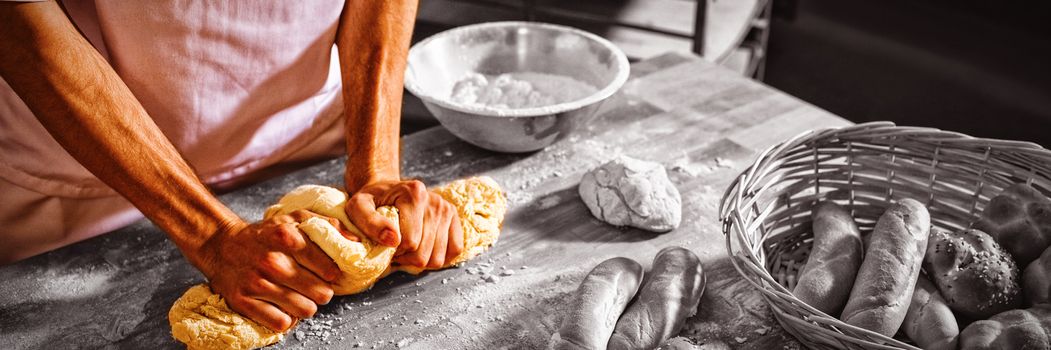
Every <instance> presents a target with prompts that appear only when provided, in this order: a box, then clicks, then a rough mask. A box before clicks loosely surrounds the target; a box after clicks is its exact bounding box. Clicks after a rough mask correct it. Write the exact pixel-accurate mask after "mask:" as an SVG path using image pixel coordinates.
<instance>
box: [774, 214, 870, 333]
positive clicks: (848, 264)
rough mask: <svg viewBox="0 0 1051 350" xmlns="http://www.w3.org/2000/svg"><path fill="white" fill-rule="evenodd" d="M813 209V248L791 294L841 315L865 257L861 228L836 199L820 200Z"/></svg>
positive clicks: (827, 312)
mask: <svg viewBox="0 0 1051 350" xmlns="http://www.w3.org/2000/svg"><path fill="white" fill-rule="evenodd" d="M813 212H814V214H813V216H814V218H813V230H814V243H813V247H812V248H811V249H810V256H809V257H807V261H806V265H803V269H802V270H801V271H799V282H796V287H795V288H794V289H792V295H795V296H796V298H799V300H800V301H802V302H804V303H806V304H807V305H810V306H813V307H814V308H815V309H818V310H821V312H824V313H826V314H829V315H832V316H839V312H840V311H842V310H843V306H844V305H846V304H847V297H849V296H850V289H851V288H852V287H853V286H854V278H855V277H856V276H857V273H858V268H859V267H860V266H861V259H862V258H863V257H864V256H865V251H864V246H863V245H862V242H861V231H858V225H857V224H856V223H854V218H853V217H851V216H850V213H849V212H847V210H846V209H844V208H843V207H841V206H839V205H838V204H836V203H835V202H831V201H827V202H821V203H820V204H818V205H817V206H815V207H814V210H813Z"/></svg>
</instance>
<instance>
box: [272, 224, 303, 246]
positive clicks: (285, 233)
mask: <svg viewBox="0 0 1051 350" xmlns="http://www.w3.org/2000/svg"><path fill="white" fill-rule="evenodd" d="M274 235H275V236H276V238H277V242H278V245H280V246H281V247H282V248H286V249H299V248H302V247H303V245H304V243H306V242H304V241H303V236H302V235H301V234H300V233H299V229H297V228H295V227H294V226H293V225H282V226H281V228H280V229H278V230H277V232H275V234H274Z"/></svg>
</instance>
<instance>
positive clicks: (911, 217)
mask: <svg viewBox="0 0 1051 350" xmlns="http://www.w3.org/2000/svg"><path fill="white" fill-rule="evenodd" d="M930 227H931V218H930V214H929V213H927V208H925V207H924V206H923V204H920V202H917V201H915V200H912V199H904V200H902V201H900V202H898V203H897V204H894V205H892V206H891V207H890V208H888V209H887V211H886V212H884V213H883V215H882V216H880V218H879V220H878V221H877V222H876V227H875V228H874V229H873V231H872V242H871V243H870V244H869V247H868V250H866V252H865V258H864V260H863V261H862V263H861V269H860V270H858V276H857V278H856V279H855V280H854V287H853V288H851V291H850V298H849V299H847V306H846V307H845V308H844V309H843V316H842V320H843V321H844V322H846V323H847V324H850V325H853V326H856V327H861V328H864V329H868V330H870V331H873V332H876V333H879V334H883V335H885V336H888V337H890V336H894V333H896V332H897V331H898V328H899V327H901V324H902V322H903V321H904V320H905V313H906V312H907V311H908V309H909V302H910V300H911V299H912V292H913V290H914V289H915V288H916V279H917V277H919V274H920V263H922V262H923V254H924V252H925V251H926V250H927V235H928V234H929V232H930Z"/></svg>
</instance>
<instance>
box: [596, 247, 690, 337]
mask: <svg viewBox="0 0 1051 350" xmlns="http://www.w3.org/2000/svg"><path fill="white" fill-rule="evenodd" d="M704 287H705V277H704V270H703V268H702V267H701V260H700V259H698V258H697V255H695V254H693V252H691V251H690V250H688V249H686V248H681V247H668V248H664V249H661V251H660V252H659V253H657V256H656V257H655V258H654V259H653V268H652V269H651V270H650V272H649V273H647V274H646V283H645V284H644V285H643V287H642V289H641V290H640V292H639V294H638V297H637V298H635V301H633V302H632V303H631V305H630V306H628V309H627V311H625V312H624V314H623V315H621V316H620V320H618V321H617V326H616V328H614V331H613V336H612V337H610V339H609V344H608V345H607V347H606V348H607V349H609V350H634V349H639V350H646V349H654V348H656V347H658V346H660V345H661V343H663V342H664V341H665V340H668V339H670V338H671V337H673V336H675V335H676V334H679V331H680V330H682V326H683V324H684V323H685V321H686V318H688V317H690V316H693V315H694V314H696V313H697V305H698V304H699V303H700V302H701V295H702V294H704Z"/></svg>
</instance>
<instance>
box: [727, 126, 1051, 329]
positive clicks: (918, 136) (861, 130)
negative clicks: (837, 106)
mask: <svg viewBox="0 0 1051 350" xmlns="http://www.w3.org/2000/svg"><path fill="white" fill-rule="evenodd" d="M856 135H864V136H865V137H868V138H871V139H873V140H876V139H879V137H882V136H886V137H888V138H895V137H896V138H908V139H910V140H913V141H923V142H930V143H931V145H934V149H935V152H938V151H940V150H942V149H943V148H942V146H940V144H941V143H942V142H943V141H951V142H952V143H953V144H955V145H958V148H959V149H962V146H963V145H968V147H975V146H977V147H984V148H985V149H986V151H985V152H986V155H985V156H986V157H989V154H990V153H991V152H992V151H993V150H994V149H995V150H997V152H1004V151H1010V152H1017V153H1018V154H1019V155H1020V156H1024V155H1030V156H1034V157H1041V158H1047V159H1051V151H1049V150H1047V149H1045V148H1043V147H1041V146H1040V145H1038V144H1036V143H1032V142H1024V141H1014V140H1000V139H989V138H978V137H973V136H970V135H966V134H963V133H959V132H953V131H944V130H940V129H936V128H929V127H914V126H897V125H895V124H894V123H893V122H888V121H881V122H869V123H863V124H856V125H851V126H845V127H831V128H820V129H813V130H809V131H806V132H802V133H800V134H798V135H795V136H793V137H791V138H788V139H786V140H784V141H782V142H779V143H777V144H774V145H772V146H770V147H767V148H766V149H764V150H762V151H761V152H759V153H758V155H757V156H756V157H755V160H754V161H753V162H752V163H751V164H750V165H749V166H748V167H747V168H745V169H744V170H743V171H742V172H741V173H740V174H739V175H738V176H737V177H735V178H734V179H733V181H731V183H730V184H729V185H728V186H727V188H726V190H725V191H724V192H723V196H722V199H721V200H720V203H719V222H720V226H721V229H722V231H723V235H724V236H725V240H724V242H725V248H726V252H727V254H728V255H729V256H730V258H731V259H730V261H731V263H732V264H733V266H734V269H735V270H737V273H738V274H739V275H740V276H741V277H742V278H743V279H744V280H745V281H747V282H748V283H749V284H751V285H752V286H754V287H755V288H756V289H757V290H759V291H760V292H761V293H762V296H763V299H764V300H765V301H766V302H767V304H768V305H769V306H770V307H771V308H772V309H778V308H780V306H779V305H775V302H774V301H773V300H771V299H770V298H777V299H778V300H781V301H787V302H788V303H790V305H791V306H798V307H800V310H797V311H799V312H798V313H799V314H803V315H804V317H806V319H802V318H799V317H796V316H795V315H794V314H789V313H780V314H777V315H778V322H779V323H781V324H782V326H785V327H786V328H789V326H786V325H785V323H784V322H783V321H782V320H781V317H790V318H792V319H794V320H798V321H799V322H800V323H806V324H810V325H814V324H815V323H822V324H825V326H816V325H815V326H814V327H812V328H813V330H818V329H822V330H828V331H829V332H833V333H837V334H833V335H831V336H833V337H835V338H837V339H839V340H846V341H847V342H849V343H851V344H853V345H856V346H858V347H862V348H865V349H918V348H917V347H915V346H912V345H910V344H907V343H904V342H901V341H899V340H897V339H894V338H891V337H887V336H884V335H882V334H878V333H875V332H872V331H869V330H866V329H862V328H858V327H855V326H851V325H849V324H846V323H845V322H842V321H840V320H839V319H838V318H836V317H832V316H830V315H828V314H825V313H824V312H821V311H819V310H817V309H815V308H813V307H811V306H810V305H807V304H805V303H803V302H802V301H800V300H799V299H798V298H796V297H795V296H794V295H793V294H792V293H791V291H790V290H788V288H787V287H785V286H783V285H781V283H779V282H778V281H777V280H775V279H774V277H773V276H772V275H771V274H770V271H768V270H767V268H766V267H765V266H764V264H763V263H762V261H763V260H765V258H763V257H762V256H763V255H764V254H765V253H764V252H763V251H764V245H765V243H766V238H768V237H766V236H768V234H765V233H762V234H759V235H758V236H759V239H754V240H753V239H749V238H748V237H745V235H746V234H748V233H749V232H755V231H756V228H757V227H760V225H762V224H763V220H764V219H765V216H764V215H762V214H761V213H762V212H764V211H765V212H769V211H771V210H772V209H769V208H764V209H761V210H759V209H757V208H756V204H757V201H758V198H760V195H761V194H763V192H764V191H766V190H769V188H766V187H765V186H764V187H763V188H759V189H758V190H754V191H753V193H745V191H746V189H745V187H744V186H742V183H748V182H749V181H751V180H752V179H762V178H764V177H765V176H767V175H768V174H770V173H771V172H776V171H778V169H779V168H780V166H781V165H783V159H781V157H780V155H784V154H786V152H787V151H789V150H795V149H797V148H798V147H815V145H816V144H818V143H820V142H824V141H827V140H839V139H849V138H850V137H852V136H856ZM952 148H953V147H945V149H952ZM891 149H892V150H893V146H892V147H891ZM815 154H816V153H815ZM815 158H816V156H815ZM1049 175H1051V174H1039V173H1037V172H1036V171H1034V172H1033V177H1037V176H1039V177H1040V178H1041V179H1043V180H1047V181H1051V179H1047V177H1048V176H1049ZM817 178H820V176H817ZM769 182H770V183H772V182H775V181H769ZM1027 182H1030V183H1031V182H1032V177H1031V178H1029V179H1028V180H1027ZM746 198H747V199H748V200H744V199H746ZM771 206H772V204H771ZM739 210H745V211H749V210H751V211H756V210H759V213H760V214H755V215H756V218H753V222H747V221H748V220H747V219H743V218H741V217H740V215H739V214H740V212H739ZM735 243H736V244H737V245H738V247H737V248H735V246H734V244H735ZM778 310H779V309H778ZM830 327H835V328H838V329H839V330H835V329H832V328H830ZM799 330H800V329H798V328H793V329H792V331H791V333H793V334H794V333H795V332H796V331H799ZM844 331H846V332H844ZM852 334H860V335H864V337H866V338H869V339H874V340H876V341H879V342H882V343H883V344H879V343H875V342H871V341H869V340H865V339H862V338H859V337H858V336H854V335H852ZM797 338H799V337H798V336H797ZM799 340H800V341H801V342H803V343H804V344H806V345H808V346H816V345H811V344H809V343H807V342H808V340H804V339H799ZM820 346H822V347H825V346H827V345H826V344H820Z"/></svg>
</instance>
